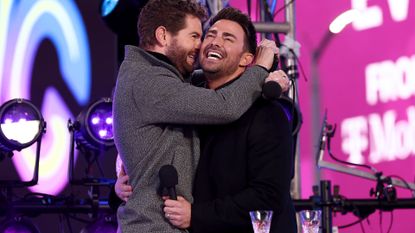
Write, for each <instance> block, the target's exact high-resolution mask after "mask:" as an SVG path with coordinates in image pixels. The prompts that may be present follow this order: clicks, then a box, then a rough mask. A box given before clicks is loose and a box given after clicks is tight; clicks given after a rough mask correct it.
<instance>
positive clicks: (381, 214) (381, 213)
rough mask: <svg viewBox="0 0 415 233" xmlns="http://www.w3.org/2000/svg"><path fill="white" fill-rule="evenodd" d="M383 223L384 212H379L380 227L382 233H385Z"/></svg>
mask: <svg viewBox="0 0 415 233" xmlns="http://www.w3.org/2000/svg"><path fill="white" fill-rule="evenodd" d="M382 221H383V212H382V210H379V227H380V233H383V227H382V225H383V223H382Z"/></svg>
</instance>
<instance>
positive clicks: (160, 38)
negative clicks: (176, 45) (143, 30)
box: [154, 26, 168, 47]
mask: <svg viewBox="0 0 415 233" xmlns="http://www.w3.org/2000/svg"><path fill="white" fill-rule="evenodd" d="M154 34H155V36H156V40H157V44H158V45H160V46H162V47H165V46H167V44H168V32H167V29H166V28H165V27H164V26H158V27H157V28H156V31H155V32H154Z"/></svg>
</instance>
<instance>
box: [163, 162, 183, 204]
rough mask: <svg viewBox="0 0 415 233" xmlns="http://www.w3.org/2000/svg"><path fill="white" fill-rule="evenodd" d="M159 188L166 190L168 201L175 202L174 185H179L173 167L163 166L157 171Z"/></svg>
mask: <svg viewBox="0 0 415 233" xmlns="http://www.w3.org/2000/svg"><path fill="white" fill-rule="evenodd" d="M159 178H160V186H161V188H162V189H163V188H164V189H167V192H168V194H169V197H170V199H173V200H177V194H176V185H177V184H178V183H179V178H178V176H177V170H176V168H175V167H173V165H169V164H168V165H164V166H162V167H161V168H160V171H159Z"/></svg>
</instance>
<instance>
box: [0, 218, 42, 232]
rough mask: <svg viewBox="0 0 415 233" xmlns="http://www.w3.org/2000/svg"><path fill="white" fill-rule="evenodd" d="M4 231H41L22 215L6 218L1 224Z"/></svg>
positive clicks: (0, 230) (1, 229) (0, 228)
mask: <svg viewBox="0 0 415 233" xmlns="http://www.w3.org/2000/svg"><path fill="white" fill-rule="evenodd" d="M0 232H3V233H40V231H39V229H38V228H37V227H36V226H35V225H34V224H33V223H32V222H31V221H29V220H27V219H25V218H21V217H15V218H13V219H9V220H6V221H5V222H3V223H2V224H1V226H0Z"/></svg>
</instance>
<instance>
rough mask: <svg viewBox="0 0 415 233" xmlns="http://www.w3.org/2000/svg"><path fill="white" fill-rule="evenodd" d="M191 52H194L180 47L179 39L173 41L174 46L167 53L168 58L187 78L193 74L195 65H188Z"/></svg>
mask: <svg viewBox="0 0 415 233" xmlns="http://www.w3.org/2000/svg"><path fill="white" fill-rule="evenodd" d="M191 52H192V51H187V50H186V49H185V48H183V47H182V46H180V45H179V44H178V42H177V39H173V43H172V45H170V46H169V48H168V49H167V51H166V56H167V57H168V58H169V59H170V61H171V62H172V63H173V64H174V66H175V67H176V68H177V69H178V70H179V72H180V73H181V74H182V75H184V76H187V75H188V74H190V73H191V72H193V65H190V64H188V63H187V56H188V55H189V53H191ZM195 57H196V56H195Z"/></svg>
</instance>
